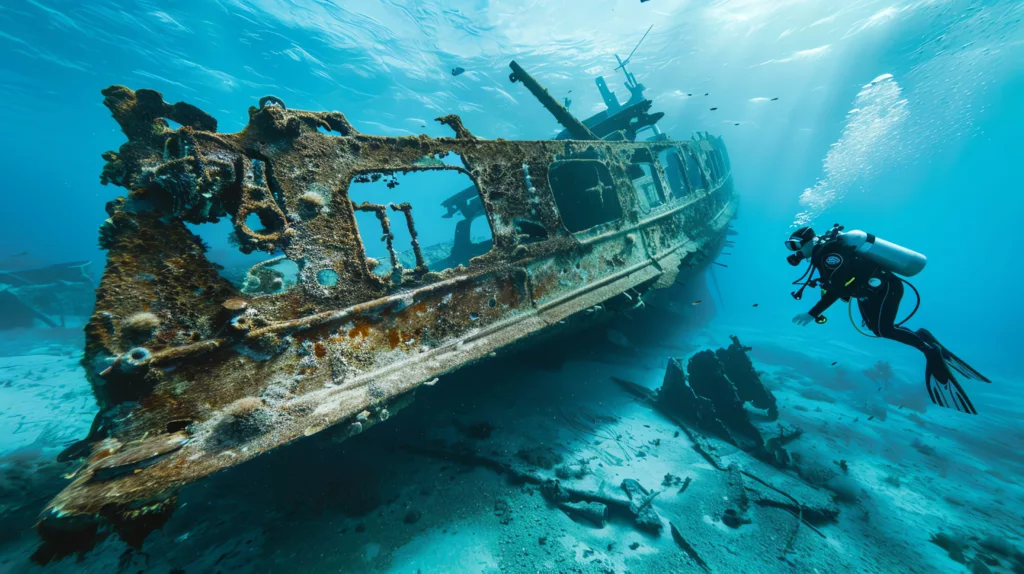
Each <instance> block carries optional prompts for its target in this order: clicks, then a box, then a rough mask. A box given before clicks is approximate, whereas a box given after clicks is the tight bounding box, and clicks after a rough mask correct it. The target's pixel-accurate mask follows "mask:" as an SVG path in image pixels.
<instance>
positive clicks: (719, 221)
mask: <svg viewBox="0 0 1024 574" xmlns="http://www.w3.org/2000/svg"><path fill="white" fill-rule="evenodd" d="M512 67H513V70H514V71H513V74H512V79H513V81H516V80H519V81H524V83H526V82H532V84H534V85H533V86H528V87H530V89H531V91H534V92H535V93H537V90H540V91H543V88H540V86H539V84H537V83H536V81H535V80H533V79H532V78H529V75H528V74H527V73H526V72H525V71H524V70H522V68H520V67H519V66H518V65H516V64H515V63H513V64H512ZM527 78H529V79H528V80H527ZM545 93H546V92H545ZM103 95H104V96H105V100H104V103H105V105H106V106H107V107H108V108H109V109H110V110H111V112H112V114H113V117H114V119H115V120H116V121H117V122H118V123H119V124H120V126H121V129H122V130H123V132H124V133H125V135H126V136H127V138H128V141H127V143H125V144H124V145H122V146H121V148H120V149H119V150H118V151H117V152H113V151H111V152H107V153H106V154H104V158H105V159H106V162H107V163H106V166H105V167H104V169H103V174H102V181H103V182H104V183H110V184H114V185H118V186H120V187H123V188H125V190H126V193H125V195H124V196H123V197H118V198H117V199H115V200H113V201H111V202H110V203H108V205H107V215H108V217H109V218H108V219H107V220H106V221H105V223H104V224H103V226H102V228H101V234H100V241H101V245H102V246H103V247H104V248H105V249H106V251H107V264H106V270H105V272H104V274H103V278H102V281H101V283H100V285H99V288H98V289H97V292H96V307H95V312H94V314H93V316H92V317H91V319H90V321H89V323H88V326H87V328H86V352H85V358H84V361H83V362H84V364H85V367H86V370H87V373H88V377H89V380H90V382H91V384H92V386H93V389H94V392H95V395H96V399H97V401H98V403H99V407H100V412H99V414H98V416H97V418H96V421H95V423H94V424H93V428H92V430H91V432H90V434H89V436H88V437H87V438H86V439H85V440H83V441H82V442H81V443H79V444H78V445H76V447H73V448H72V449H69V451H68V452H67V453H66V456H67V457H68V458H81V459H83V461H84V462H83V463H82V466H81V468H80V469H79V470H78V471H77V472H76V473H75V475H74V478H73V482H72V483H71V484H70V485H69V486H68V487H67V488H66V489H65V490H64V491H63V492H61V493H60V494H58V495H57V496H56V497H55V498H54V499H53V500H52V501H51V503H50V504H49V506H48V507H47V509H46V510H45V511H44V513H43V515H42V518H41V520H40V523H39V525H38V529H39V531H40V534H41V535H42V536H43V538H44V540H45V541H46V544H44V547H43V549H41V550H40V552H41V553H42V557H43V558H44V559H45V558H46V557H47V556H58V555H60V554H65V553H68V552H74V551H79V550H83V549H86V548H88V547H89V546H91V544H92V543H93V541H95V540H96V539H97V537H98V536H101V535H102V534H103V533H105V532H108V531H109V530H111V529H112V530H114V531H116V532H117V533H118V534H119V535H120V536H121V537H122V538H124V539H125V540H126V541H128V542H129V543H133V544H137V543H141V540H142V539H143V538H144V537H145V535H146V534H147V533H148V532H150V531H151V530H152V529H154V528H158V527H159V526H161V525H162V524H163V522H164V521H166V519H167V518H168V516H169V515H170V512H171V510H172V509H173V507H174V503H175V493H176V492H177V491H178V489H180V488H181V487H182V486H184V485H186V484H188V483H190V482H193V481H195V480H198V479H200V478H203V477H205V476H208V475H210V474H212V473H214V472H217V471H219V470H223V469H225V468H228V467H231V466H234V465H237V464H240V463H242V462H244V461H246V460H249V459H251V458H253V457H255V456H257V455H259V454H262V453H264V452H266V451H268V450H270V449H273V448H275V447H277V446H281V445H284V444H287V443H289V442H291V441H293V440H296V439H299V438H301V437H304V436H309V435H312V434H316V433H319V432H321V431H324V430H325V429H329V428H331V429H332V431H333V432H336V433H339V435H340V436H342V437H344V436H348V435H351V434H355V433H359V432H361V431H362V430H365V429H366V428H367V427H368V426H371V425H373V424H376V423H379V422H382V421H385V420H387V418H388V417H389V416H390V415H391V414H392V413H393V412H394V411H395V410H397V408H399V407H400V406H401V405H402V404H403V402H404V401H406V400H407V399H408V398H411V394H410V391H412V390H413V389H415V388H416V387H418V386H420V385H422V384H425V383H432V382H433V381H434V380H436V378H437V377H439V376H440V375H443V374H445V373H448V372H451V371H453V370H455V369H459V368H461V367H463V366H465V365H467V364H470V363H473V362H475V361H477V360H480V359H482V358H486V357H488V356H489V355H491V354H493V353H495V352H497V351H499V350H502V349H503V348H508V347H509V346H510V345H512V344H513V343H521V342H525V341H528V340H529V339H530V338H531V337H533V336H534V335H537V334H539V333H541V332H542V331H548V330H551V329H552V328H555V329H557V328H560V327H562V326H564V324H566V323H567V322H571V321H572V320H573V318H574V316H577V315H584V314H587V313H584V312H589V313H590V314H593V313H595V312H596V313H604V312H608V311H609V310H611V309H614V308H616V307H630V306H635V305H636V304H637V303H638V302H639V301H641V300H642V297H643V296H644V295H645V294H646V293H647V292H648V291H649V290H651V289H652V288H655V287H665V286H668V285H671V284H672V283H673V282H674V280H675V277H676V274H677V273H678V272H679V270H680V268H681V267H682V266H684V265H689V266H691V267H693V266H696V265H698V264H704V263H707V262H708V260H709V258H710V257H712V255H711V254H712V252H713V251H714V250H716V249H717V247H718V246H720V244H721V241H722V239H723V238H724V236H725V232H726V228H727V225H728V222H729V221H730V219H732V217H733V216H734V214H735V210H736V201H735V198H734V196H733V189H732V180H731V176H730V167H729V159H728V155H727V153H726V150H725V147H724V144H723V143H722V141H721V139H719V138H716V137H713V136H710V135H708V134H700V135H698V136H696V137H694V139H692V140H689V141H671V140H669V139H668V138H666V137H664V136H662V135H659V136H657V137H656V138H655V140H654V141H644V142H637V141H631V140H632V139H634V138H635V137H636V132H637V131H640V130H641V129H642V128H645V127H650V126H652V125H653V123H654V122H656V121H657V119H659V118H660V114H656V115H653V116H652V115H648V114H647V110H648V109H649V108H650V104H649V103H648V104H646V105H641V106H630V107H629V108H628V109H627V110H626V113H627V116H625V117H620V118H619V119H618V120H616V121H613V122H610V123H608V124H607V125H609V126H612V127H618V128H620V129H615V130H610V131H608V133H605V134H595V133H594V132H591V131H590V130H589V129H588V128H586V127H585V126H583V125H582V124H581V123H579V122H578V121H575V118H573V117H572V115H571V114H569V113H568V111H567V110H565V109H564V108H562V110H561V111H562V112H564V114H556V117H557V118H558V119H559V120H560V121H562V122H563V125H565V124H569V125H566V127H567V128H569V129H570V130H572V132H573V137H574V138H576V139H565V140H559V141H555V140H552V141H504V140H500V139H499V140H483V139H479V138H477V137H475V136H473V135H472V134H471V133H470V131H469V130H467V129H466V127H464V126H463V124H462V122H461V120H460V119H459V118H458V117H457V116H454V115H449V116H445V117H442V118H438V121H439V122H441V123H443V124H446V125H447V126H449V127H450V128H451V129H452V130H453V131H454V134H455V135H454V137H450V138H430V137H427V136H424V135H421V136H414V137H381V136H373V135H366V134H362V133H360V132H358V131H356V130H355V129H354V128H353V127H352V125H351V124H350V123H349V122H348V121H347V120H346V118H345V116H344V115H342V114H341V113H338V112H330V113H327V112H308V111H299V110H293V109H289V108H287V107H286V106H285V105H284V103H283V102H281V101H280V100H279V99H277V98H274V97H266V98H263V99H262V100H261V101H260V105H259V106H254V107H251V108H250V109H249V122H248V125H247V126H246V127H245V128H244V129H243V130H241V131H240V132H238V133H218V131H217V122H216V120H214V119H213V118H212V117H211V116H209V115H207V114H206V113H204V112H203V111H201V110H199V109H198V108H196V107H194V106H191V105H189V104H186V103H177V104H173V105H172V104H168V103H166V102H164V101H163V99H162V96H161V95H160V94H159V93H157V92H155V91H151V90H138V91H132V90H130V89H128V88H125V87H122V86H112V87H109V88H107V89H105V90H104V91H103ZM549 99H550V98H549ZM542 101H543V98H542ZM551 103H553V104H554V105H555V106H558V107H559V108H561V106H560V104H558V103H557V102H555V101H554V100H551V101H550V102H545V105H548V104H551ZM549 109H550V108H549ZM167 120H170V121H172V122H175V123H176V124H179V125H180V127H178V128H177V129H172V128H171V127H170V126H169V124H168V121H167ZM574 122H575V123H574ZM576 124H578V125H576ZM580 128H582V129H580ZM609 129H610V128H609ZM587 134H589V135H587ZM582 137H587V138H592V139H581V138H582ZM598 138H601V139H598ZM453 158H455V159H457V161H454V162H453V161H451V160H452V159H453ZM422 171H452V172H458V173H461V174H464V175H465V176H467V177H468V178H469V180H471V181H472V184H473V185H472V186H471V187H469V188H468V189H462V190H458V189H455V190H452V192H453V195H452V196H451V197H450V198H449V199H448V200H447V201H446V202H445V204H444V206H445V208H446V209H447V210H448V214H447V215H448V216H451V217H458V218H459V219H460V220H461V221H460V223H461V222H462V221H470V222H471V221H472V220H473V219H476V218H481V217H484V218H486V222H487V224H488V226H489V228H490V231H491V237H492V240H491V241H490V242H489V243H487V244H483V245H481V244H473V243H470V242H468V239H467V234H468V231H465V229H466V228H467V226H468V224H467V225H463V226H461V229H462V231H461V232H460V231H459V230H458V229H457V231H456V236H455V238H453V240H452V242H451V244H450V245H449V246H447V247H445V248H444V249H442V250H440V251H437V250H434V249H433V247H432V246H425V245H420V244H419V240H418V233H417V229H418V228H422V227H423V226H424V225H425V224H426V223H427V222H424V221H420V220H418V219H417V205H416V203H415V201H413V202H404V203H395V202H393V201H391V200H389V198H388V197H386V196H382V197H380V198H379V199H378V200H375V201H363V202H360V203H356V202H354V201H352V200H351V198H350V195H349V190H350V187H351V186H352V185H354V184H357V183H360V182H366V181H378V180H380V181H388V180H389V179H390V178H393V177H396V176H397V175H400V174H406V173H412V172H422ZM385 195H386V194H385ZM360 213H371V214H373V215H374V218H373V221H374V225H376V226H377V227H376V228H375V229H366V225H365V221H366V220H365V219H363V220H361V221H363V223H362V224H359V223H357V214H360ZM225 218H226V219H228V220H230V221H231V222H232V223H233V226H234V231H233V236H234V238H233V241H234V243H235V244H236V245H237V248H238V249H239V250H240V251H242V252H244V253H252V252H265V253H266V254H267V259H268V260H267V261H265V262H263V263H261V264H258V265H256V266H254V267H253V268H252V269H250V270H249V271H248V272H247V273H246V274H245V278H244V281H241V282H237V281H231V280H229V279H228V278H226V277H225V275H224V273H222V269H220V268H219V267H218V266H217V265H216V264H215V263H213V262H211V261H210V260H209V259H208V257H207V253H206V246H205V245H204V243H203V241H202V240H200V238H199V237H198V236H197V235H196V234H195V233H193V231H191V230H190V229H189V227H188V226H187V225H186V224H192V225H199V226H202V225H209V224H212V223H214V222H216V221H218V220H223V219H225ZM360 225H362V229H361V228H360ZM399 226H400V227H401V229H403V230H407V234H406V235H407V236H408V237H409V238H411V240H410V241H409V242H408V244H407V245H402V244H399V243H400V241H399V240H398V239H396V238H397V235H396V233H395V230H396V229H397V228H399ZM367 238H372V239H367ZM371 240H372V241H380V242H383V245H384V246H385V247H386V249H387V259H388V261H386V262H385V261H381V260H379V259H377V258H373V257H368V255H367V241H371ZM437 253H440V254H437ZM282 261H290V262H292V263H294V266H295V267H296V268H297V272H296V273H295V278H294V280H293V283H294V284H291V283H288V282H287V281H284V280H282V277H281V274H280V273H278V272H275V271H274V267H273V266H274V265H276V264H277V263H278V262H282ZM381 269H385V270H386V271H385V272H384V273H381V272H380V270H381Z"/></svg>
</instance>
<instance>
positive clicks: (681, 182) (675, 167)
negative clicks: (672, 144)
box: [658, 149, 688, 197]
mask: <svg viewBox="0 0 1024 574" xmlns="http://www.w3.org/2000/svg"><path fill="white" fill-rule="evenodd" d="M658 162H659V163H661V168H662V169H663V170H665V178H666V179H667V180H668V187H669V189H671V190H672V196H673V197H683V196H685V195H686V193H687V191H688V190H687V187H686V178H684V177H683V162H682V160H681V159H679V153H678V152H676V150H674V149H667V150H663V151H662V152H661V153H660V154H658Z"/></svg>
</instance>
